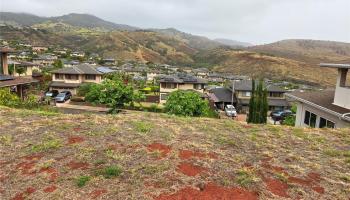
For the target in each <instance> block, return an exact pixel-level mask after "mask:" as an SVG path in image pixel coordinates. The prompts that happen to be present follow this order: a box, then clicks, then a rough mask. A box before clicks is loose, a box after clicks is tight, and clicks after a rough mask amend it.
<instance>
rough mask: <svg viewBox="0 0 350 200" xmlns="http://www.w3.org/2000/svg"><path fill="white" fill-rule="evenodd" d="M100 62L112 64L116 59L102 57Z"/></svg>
mask: <svg viewBox="0 0 350 200" xmlns="http://www.w3.org/2000/svg"><path fill="white" fill-rule="evenodd" d="M102 62H103V64H104V65H107V66H112V65H115V64H116V61H115V59H114V58H104V59H102Z"/></svg>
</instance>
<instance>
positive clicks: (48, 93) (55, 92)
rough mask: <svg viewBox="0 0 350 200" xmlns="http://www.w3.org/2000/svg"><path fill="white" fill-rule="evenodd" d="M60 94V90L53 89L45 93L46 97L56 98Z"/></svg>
mask: <svg viewBox="0 0 350 200" xmlns="http://www.w3.org/2000/svg"><path fill="white" fill-rule="evenodd" d="M58 94H59V92H58V90H51V91H47V92H46V93H45V97H52V98H55V97H56V96H57V95H58Z"/></svg>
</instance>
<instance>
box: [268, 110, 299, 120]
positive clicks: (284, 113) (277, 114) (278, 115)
mask: <svg viewBox="0 0 350 200" xmlns="http://www.w3.org/2000/svg"><path fill="white" fill-rule="evenodd" d="M292 114H293V112H292V111H290V110H279V111H273V112H271V114H270V116H271V118H272V119H273V120H274V121H282V120H284V119H285V118H286V117H288V116H290V115H292Z"/></svg>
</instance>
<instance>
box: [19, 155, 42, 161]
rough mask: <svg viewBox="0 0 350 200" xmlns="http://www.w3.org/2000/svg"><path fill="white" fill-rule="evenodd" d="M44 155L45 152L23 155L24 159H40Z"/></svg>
mask: <svg viewBox="0 0 350 200" xmlns="http://www.w3.org/2000/svg"><path fill="white" fill-rule="evenodd" d="M43 157H44V155H43V154H33V155H27V156H23V159H25V160H29V161H33V160H40V159H41V158H43Z"/></svg>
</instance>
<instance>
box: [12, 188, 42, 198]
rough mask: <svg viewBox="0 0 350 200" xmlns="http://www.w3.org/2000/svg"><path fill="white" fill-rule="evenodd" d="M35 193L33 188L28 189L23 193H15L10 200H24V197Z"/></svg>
mask: <svg viewBox="0 0 350 200" xmlns="http://www.w3.org/2000/svg"><path fill="white" fill-rule="evenodd" d="M35 191H36V189H35V188H33V187H28V188H27V189H26V190H25V191H24V192H21V193H17V194H16V196H15V197H13V198H12V200H24V199H25V197H26V196H28V195H30V194H32V193H34V192H35Z"/></svg>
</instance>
